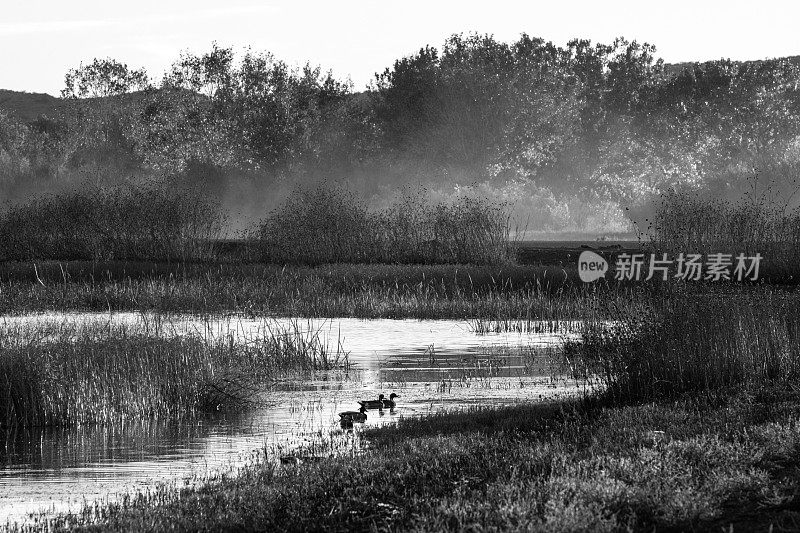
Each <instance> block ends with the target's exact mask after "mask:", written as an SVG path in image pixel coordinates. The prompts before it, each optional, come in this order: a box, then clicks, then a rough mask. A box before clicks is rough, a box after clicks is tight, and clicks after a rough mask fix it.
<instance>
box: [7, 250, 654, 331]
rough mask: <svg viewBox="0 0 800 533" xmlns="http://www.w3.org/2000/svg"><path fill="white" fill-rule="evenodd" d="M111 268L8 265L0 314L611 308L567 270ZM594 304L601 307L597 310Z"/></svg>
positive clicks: (458, 313) (495, 317) (518, 315)
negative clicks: (573, 282)
mask: <svg viewBox="0 0 800 533" xmlns="http://www.w3.org/2000/svg"><path fill="white" fill-rule="evenodd" d="M106 266H107V267H108V268H105V267H104V266H103V265H102V264H98V265H92V264H91V263H69V264H58V263H45V264H40V265H32V264H29V263H28V264H20V263H17V264H8V265H5V266H2V267H0V311H2V312H4V313H20V312H26V311H47V310H93V311H99V310H103V311H108V310H113V311H118V310H152V311H159V312H206V313H230V312H233V313H241V314H245V315H249V316H263V315H281V316H301V317H359V318H421V319H427V318H431V319H434V318H461V319H476V320H478V319H479V320H480V321H481V322H480V323H481V324H483V325H484V326H485V327H486V329H487V331H488V330H500V329H502V328H505V327H509V328H511V327H516V325H517V321H521V322H520V323H519V326H520V327H527V326H526V324H527V323H528V322H530V324H532V325H533V324H534V323H536V321H539V320H552V321H560V320H578V319H583V318H584V317H585V316H586V315H587V314H591V315H592V316H594V315H596V314H602V313H604V312H606V307H605V306H604V305H599V304H598V302H603V301H604V300H603V296H602V294H598V295H595V294H594V293H593V292H592V290H590V289H587V288H584V287H571V286H570V285H569V284H568V282H565V281H564V276H563V275H561V274H556V275H555V278H551V277H550V276H551V275H552V272H551V270H552V269H548V268H543V267H538V266H518V265H517V266H508V267H502V268H498V267H489V266H474V265H342V264H336V265H324V266H319V267H313V268H312V267H286V268H282V267H277V266H267V265H249V266H243V265H240V266H233V265H227V266H225V265H217V266H213V267H212V266H208V265H205V266H204V265H192V266H188V265H184V266H174V267H173V268H171V269H170V268H166V267H165V266H164V265H160V264H150V263H135V264H126V263H114V264H111V265H106ZM543 280H544V281H543ZM561 283H567V285H562V284H561ZM637 290H638V289H637ZM599 291H600V292H603V289H599ZM608 292H609V294H614V292H613V291H608ZM618 294H620V296H619V297H617V296H611V299H612V300H614V299H616V298H619V299H627V298H633V299H636V298H640V295H639V293H638V292H637V291H635V290H629V291H627V292H625V291H620V292H619V293H618ZM642 294H644V291H643V292H642ZM598 305H599V307H598ZM595 307H598V309H597V310H593V309H594V308H595ZM509 321H514V326H506V325H504V324H505V323H506V322H509ZM476 327H480V326H479V325H478V324H476ZM554 327H555V326H554Z"/></svg>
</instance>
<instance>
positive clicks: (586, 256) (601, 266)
mask: <svg viewBox="0 0 800 533" xmlns="http://www.w3.org/2000/svg"><path fill="white" fill-rule="evenodd" d="M606 272H608V262H607V261H606V260H605V259H603V257H602V256H600V255H598V254H596V253H594V252H590V251H588V250H587V251H584V252H581V255H580V257H578V275H579V276H580V277H581V281H585V282H587V283H588V282H590V281H594V280H596V279H599V278H602V277H604V276H605V275H606Z"/></svg>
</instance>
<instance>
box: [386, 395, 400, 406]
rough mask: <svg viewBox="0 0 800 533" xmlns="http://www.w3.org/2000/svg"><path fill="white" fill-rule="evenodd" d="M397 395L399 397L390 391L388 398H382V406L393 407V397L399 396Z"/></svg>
mask: <svg viewBox="0 0 800 533" xmlns="http://www.w3.org/2000/svg"><path fill="white" fill-rule="evenodd" d="M399 397H400V395H399V394H395V393H391V394H390V395H389V399H388V400H383V406H384V407H394V406H395V405H396V404H395V401H394V399H395V398H399Z"/></svg>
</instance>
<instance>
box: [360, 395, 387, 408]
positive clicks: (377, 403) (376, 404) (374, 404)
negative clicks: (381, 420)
mask: <svg viewBox="0 0 800 533" xmlns="http://www.w3.org/2000/svg"><path fill="white" fill-rule="evenodd" d="M385 401H386V400H384V399H383V394H379V395H378V399H377V400H363V401H360V402H358V405H360V406H361V407H363V408H364V409H383V403H384V402H385Z"/></svg>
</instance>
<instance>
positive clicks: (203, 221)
mask: <svg viewBox="0 0 800 533" xmlns="http://www.w3.org/2000/svg"><path fill="white" fill-rule="evenodd" d="M221 220H222V219H221V212H220V208H219V206H218V205H217V204H216V203H215V202H214V201H212V200H209V199H207V198H202V197H200V196H198V195H196V194H189V193H186V192H178V191H176V190H171V189H170V188H169V187H167V186H166V185H159V184H142V185H129V186H119V187H113V188H97V187H87V188H85V189H83V190H80V191H75V192H71V193H64V194H61V195H53V196H45V197H39V198H35V199H33V200H31V201H29V202H28V203H25V204H20V205H15V206H11V207H7V208H6V209H5V210H4V211H0V260H34V259H59V260H69V259H86V260H112V259H149V260H161V261H175V260H178V261H187V260H200V259H208V258H210V257H211V255H212V248H211V243H210V242H209V241H210V239H213V238H216V237H218V236H219V232H220V229H221Z"/></svg>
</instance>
